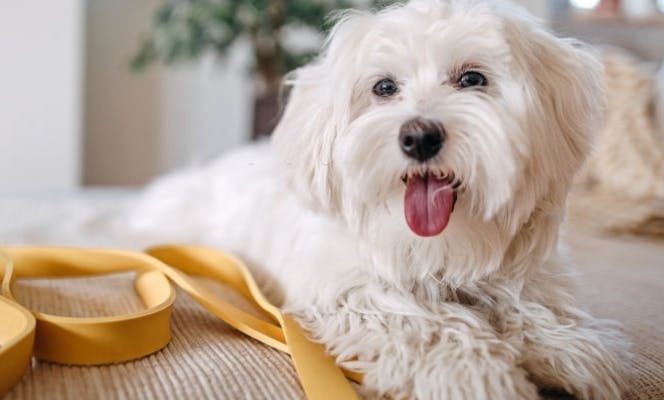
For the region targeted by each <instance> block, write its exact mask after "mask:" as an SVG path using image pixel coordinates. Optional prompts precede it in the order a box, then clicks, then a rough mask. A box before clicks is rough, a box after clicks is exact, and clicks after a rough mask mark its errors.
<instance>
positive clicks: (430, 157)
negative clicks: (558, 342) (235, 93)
mask: <svg viewBox="0 0 664 400" xmlns="http://www.w3.org/2000/svg"><path fill="white" fill-rule="evenodd" d="M600 68H601V67H600V64H599V63H598V62H597V61H596V60H595V58H594V57H593V56H591V55H589V54H588V53H587V52H586V51H585V50H583V49H582V48H581V47H579V46H578V45H577V44H576V43H574V42H572V41H569V40H562V39H558V38H556V37H554V36H553V35H551V34H549V33H548V32H546V31H545V30H543V29H541V28H540V27H539V26H538V25H537V23H535V22H534V21H533V19H532V18H530V17H529V16H528V15H527V14H526V13H525V12H523V11H522V10H521V9H518V8H516V7H514V6H512V5H509V4H506V3H496V2H493V3H488V2H485V1H467V0H465V1H454V0H448V1H445V0H413V1H411V2H409V3H407V4H405V5H398V6H395V7H392V8H388V9H386V10H383V11H380V12H378V13H361V12H351V13H345V14H342V15H341V16H340V17H339V20H338V22H337V24H336V26H335V28H334V29H333V30H332V32H331V34H330V37H329V39H328V42H327V45H326V47H325V50H324V52H323V53H322V55H321V56H320V57H319V59H318V60H316V61H315V62H313V63H311V64H309V65H307V66H305V67H304V68H301V69H300V70H298V71H296V72H295V74H294V76H293V78H292V84H293V90H292V93H291V99H290V102H289V104H288V106H287V108H286V111H285V114H284V117H283V120H282V122H281V123H280V125H279V126H278V128H277V130H276V131H275V137H274V140H275V142H276V144H277V146H278V147H279V148H280V149H281V152H282V154H283V156H284V158H285V162H286V163H287V165H288V168H289V170H290V177H291V183H292V184H293V185H294V187H295V189H296V190H297V192H298V193H300V194H301V195H302V197H303V199H305V200H306V201H308V203H309V204H310V205H311V206H312V207H315V208H316V209H318V210H321V211H326V212H330V213H335V214H337V215H339V216H342V217H343V218H344V219H345V220H346V222H347V223H348V224H349V225H350V226H351V227H352V228H353V229H354V230H355V231H356V232H358V233H359V234H361V235H364V236H368V237H374V238H375V239H376V241H383V242H385V241H387V242H390V241H391V242H393V243H391V244H387V246H393V247H394V245H395V243H397V242H398V243H399V245H398V246H397V247H399V246H400V247H403V248H405V247H408V249H410V250H408V251H407V252H408V254H410V256H409V257H411V258H412V257H413V255H412V254H413V253H418V251H417V250H419V252H420V253H421V252H428V253H431V252H435V250H433V248H434V247H436V248H440V247H441V246H440V244H441V243H442V244H443V246H442V247H444V248H446V250H447V252H446V253H445V255H441V256H440V257H438V258H440V260H438V261H440V262H445V260H447V261H448V262H449V260H450V257H452V258H454V254H453V251H451V249H452V247H454V246H461V248H464V249H465V250H466V251H467V250H469V248H470V247H476V248H475V249H474V250H473V251H474V252H475V251H477V250H479V247H482V248H483V249H484V250H482V251H484V252H488V253H492V254H493V255H492V256H490V257H489V256H487V257H486V258H487V260H488V258H492V259H495V260H493V261H491V262H490V264H491V265H492V266H489V265H485V266H484V267H483V271H482V272H483V273H487V272H490V271H492V270H494V269H495V268H497V266H498V264H500V262H501V259H502V258H503V256H504V255H505V254H506V253H508V252H509V251H510V250H509V247H510V246H514V245H513V244H511V242H512V241H513V239H514V238H515V237H516V236H517V235H518V234H519V232H520V231H522V230H523V229H524V227H525V226H528V227H529V228H528V229H530V230H533V229H534V228H533V227H532V225H533V224H534V223H535V221H534V218H535V216H539V215H540V214H541V215H543V216H544V217H546V218H547V219H546V221H545V222H543V223H545V224H546V225H547V226H548V225H555V227H554V228H557V225H558V222H557V221H558V220H559V219H560V217H561V213H562V208H563V206H564V202H565V197H566V194H567V192H568V190H569V186H570V183H571V180H572V178H573V175H574V174H575V172H576V171H577V169H578V168H579V166H580V165H581V163H582V162H583V160H584V158H585V156H586V155H587V153H588V152H589V146H590V142H591V137H592V134H593V133H594V131H595V129H596V128H597V125H598V123H599V121H600V119H601V118H600V114H601V113H600V111H601V107H602V104H603V102H602V100H601V99H602V95H601V74H600ZM549 230H551V229H550V228H549ZM552 235H553V236H555V234H551V232H549V233H547V237H548V239H547V240H548V242H549V243H548V245H549V247H550V245H552V243H553V241H555V239H554V238H553V237H551V236H552ZM464 243H465V244H464ZM457 248H458V247H457ZM413 249H416V251H413ZM491 249H493V250H491ZM459 251H461V250H460V249H459ZM480 252H481V251H480ZM428 253H427V255H426V256H425V257H423V258H425V259H431V258H435V257H432V255H431V254H428ZM487 260H484V261H483V262H485V263H486V262H487ZM478 263H479V260H478ZM476 269H477V268H476ZM475 272H477V271H475ZM462 275H463V274H462ZM460 276H461V275H460Z"/></svg>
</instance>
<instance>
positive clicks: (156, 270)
mask: <svg viewBox="0 0 664 400" xmlns="http://www.w3.org/2000/svg"><path fill="white" fill-rule="evenodd" d="M146 253H147V254H143V253H134V252H128V251H119V250H94V249H70V248H43V247H42V248H37V247H0V278H1V279H2V287H1V290H2V291H1V293H0V321H2V323H0V396H2V395H3V394H4V393H6V392H7V391H8V390H9V389H10V388H11V387H13V386H14V385H15V384H16V383H17V382H18V381H19V380H20V379H21V377H22V376H23V374H24V372H25V371H26V369H27V367H28V365H29V363H30V359H31V357H32V355H33V354H34V355H35V357H37V358H38V359H41V360H48V361H53V362H58V363H63V364H76V365H97V364H110V363H116V362H123V361H129V360H133V359H136V358H140V357H143V356H146V355H148V354H151V353H154V352H156V351H159V350H160V349H162V348H163V347H164V346H166V345H167V344H168V342H169V341H170V316H171V312H172V306H173V302H174V301H175V290H174V288H173V287H172V285H171V283H170V282H173V283H175V284H176V285H178V286H179V287H181V288H182V289H183V290H184V291H186V292H187V293H188V294H189V295H191V296H192V297H193V298H194V299H195V300H196V301H198V302H199V303H200V304H202V305H203V306H204V307H205V308H206V309H208V310H209V311H210V312H212V313H213V314H214V315H216V316H217V317H219V318H221V319H222V320H224V321H225V322H227V323H228V324H229V325H231V326H233V327H234V328H236V329H238V330H239V331H241V332H243V333H245V334H247V335H249V336H251V337H253V338H254V339H257V340H259V341H261V342H263V343H265V344H267V345H269V346H271V347H274V348H276V349H278V350H281V351H284V352H287V353H289V354H290V355H291V357H292V359H293V363H294V365H295V368H296V371H297V373H298V376H299V377H300V382H301V384H302V387H303V389H304V392H305V395H306V396H307V398H309V399H356V398H357V396H356V394H355V392H354V391H353V389H352V387H351V385H350V384H349V382H348V381H347V380H346V378H345V377H344V373H343V372H342V371H341V370H340V369H339V368H338V367H337V366H336V364H335V362H334V359H333V358H332V357H330V356H329V355H327V354H325V351H324V349H323V347H322V346H321V345H319V344H316V343H313V342H311V341H309V340H308V339H307V338H306V335H305V334H304V332H303V331H302V329H301V327H300V326H299V325H298V324H297V323H296V322H295V321H294V320H292V319H291V318H290V317H288V316H287V315H284V314H282V313H281V311H280V310H279V308H278V307H276V306H274V305H273V304H271V303H270V302H268V301H267V299H266V298H265V296H263V294H262V293H261V292H260V290H259V288H258V285H257V284H256V282H255V280H254V279H253V277H252V276H251V273H250V272H249V270H248V269H247V267H246V266H245V265H244V264H243V263H242V262H241V261H239V260H237V259H235V258H234V257H232V256H229V255H227V254H224V253H220V252H218V251H215V250H212V249H209V248H205V247H196V246H159V247H154V248H150V249H148V250H147V251H146ZM126 271H136V272H137V276H136V280H135V289H136V291H137V293H138V295H139V297H140V298H141V300H142V301H143V304H144V305H145V307H146V308H145V310H142V311H139V312H136V313H132V314H127V315H121V316H112V317H96V318H73V317H63V316H57V315H51V314H45V313H41V312H36V311H29V310H27V309H25V308H24V307H23V306H21V305H20V304H18V302H17V301H16V299H15V298H14V296H13V294H12V291H11V286H12V283H13V282H14V280H15V279H17V278H36V277H42V278H49V277H68V276H90V275H100V274H109V273H117V272H126ZM190 275H200V276H205V277H207V278H211V279H214V280H216V281H218V282H222V283H224V284H227V285H229V286H231V287H232V288H234V289H235V290H237V291H238V292H240V293H241V294H242V295H243V296H245V298H247V299H248V300H249V301H251V302H252V303H253V304H254V305H255V306H257V307H258V308H259V309H260V310H262V311H263V312H264V313H265V314H266V315H268V316H269V317H270V318H271V319H272V320H273V322H274V323H271V322H267V321H265V320H263V319H260V318H257V317H255V316H253V315H251V314H249V313H246V312H244V311H242V310H240V309H238V308H237V307H235V306H233V305H231V304H229V303H228V302H226V301H225V300H223V299H221V298H219V297H217V296H216V295H214V294H213V293H211V292H210V291H208V290H206V289H205V288H203V287H201V286H200V285H198V284H197V283H196V282H195V281H194V280H193V279H192V278H191V277H190ZM169 280H170V282H169ZM33 343H34V345H33ZM348 375H350V376H352V377H353V378H355V379H359V378H360V377H358V376H357V375H355V374H352V373H348Z"/></svg>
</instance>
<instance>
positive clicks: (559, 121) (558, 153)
mask: <svg viewBox="0 0 664 400" xmlns="http://www.w3.org/2000/svg"><path fill="white" fill-rule="evenodd" d="M506 31H507V37H508V40H509V42H510V45H511V46H512V47H513V49H514V48H515V50H516V51H513V52H512V54H513V57H514V62H515V65H516V67H517V68H518V69H520V70H521V72H522V74H523V75H525V76H526V79H527V80H530V82H529V83H530V85H529V89H527V90H529V93H528V96H529V97H530V99H529V100H530V101H531V102H533V103H537V106H536V107H532V108H531V111H532V110H536V111H539V113H540V114H541V115H537V116H536V118H532V119H531V121H532V120H535V121H541V124H542V126H533V129H542V130H544V131H545V134H544V135H540V136H543V137H539V138H536V139H544V140H539V143H534V144H535V145H540V146H542V148H541V149H535V150H543V152H536V153H535V154H544V155H547V154H548V156H545V157H546V159H545V160H543V161H546V162H549V163H552V164H553V165H551V167H553V168H556V169H558V168H561V167H562V168H563V170H564V172H565V173H564V175H565V178H567V179H571V178H572V176H573V175H574V173H576V171H577V170H578V169H579V167H580V166H581V164H582V163H583V161H584V160H585V159H586V157H587V156H588V154H589V153H590V149H591V147H592V143H593V140H594V138H595V136H596V134H597V133H598V131H599V129H601V126H602V123H603V121H604V108H605V102H606V99H605V94H604V87H603V67H602V64H601V62H600V61H599V59H598V57H597V56H596V55H595V52H594V51H593V50H592V49H591V48H590V47H588V46H586V45H584V44H582V43H580V42H578V41H575V40H573V39H561V38H557V37H555V36H554V35H553V34H551V33H549V32H547V31H545V30H544V29H541V28H540V27H539V26H538V25H537V24H534V23H532V22H531V21H527V20H523V19H520V18H516V19H512V20H511V21H510V22H508V24H507V25H506ZM548 139H550V140H548ZM549 171H550V170H549Z"/></svg>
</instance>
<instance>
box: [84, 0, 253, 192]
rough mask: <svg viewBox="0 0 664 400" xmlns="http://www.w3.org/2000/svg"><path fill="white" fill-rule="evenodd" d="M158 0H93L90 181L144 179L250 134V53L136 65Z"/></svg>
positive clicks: (89, 23)
mask: <svg viewBox="0 0 664 400" xmlns="http://www.w3.org/2000/svg"><path fill="white" fill-rule="evenodd" d="M157 4H158V1H155V0H143V1H134V0H113V1H108V0H88V2H87V10H86V19H85V27H86V39H87V42H86V46H85V49H86V52H85V53H86V76H85V87H86V90H85V107H84V108H85V113H84V115H85V124H84V128H85V129H84V132H85V135H84V139H85V146H84V149H85V151H84V164H83V171H84V174H83V183H84V184H88V185H137V184H142V183H145V182H146V181H148V180H149V179H150V178H152V177H154V176H155V175H156V174H160V173H163V172H165V171H168V170H171V169H173V168H176V167H179V166H182V165H186V164H189V163H195V162H201V161H204V160H207V159H209V158H210V157H213V156H215V155H217V154H219V153H221V152H222V151H223V150H224V149H227V148H230V147H233V146H236V145H238V144H239V143H241V142H243V141H244V140H246V132H247V131H248V127H247V125H248V121H249V119H248V117H247V112H248V110H249V108H248V107H249V101H250V96H251V82H250V80H249V75H248V73H247V71H246V68H245V64H246V60H245V59H246V54H242V53H243V52H242V51H236V52H234V53H233V54H232V56H231V57H230V59H229V60H226V61H225V62H221V61H220V60H217V59H215V58H214V57H213V56H211V55H210V56H207V57H203V58H202V59H200V60H197V61H194V62H192V63H183V64H181V65H176V66H173V67H170V68H163V67H154V68H150V69H147V70H145V71H140V72H134V71H131V70H130V68H129V63H130V60H131V57H132V56H133V55H134V53H136V51H137V48H138V40H139V38H140V37H141V35H142V34H144V33H145V32H146V31H147V30H148V29H149V24H150V21H151V20H152V13H153V12H154V9H155V7H156V6H157Z"/></svg>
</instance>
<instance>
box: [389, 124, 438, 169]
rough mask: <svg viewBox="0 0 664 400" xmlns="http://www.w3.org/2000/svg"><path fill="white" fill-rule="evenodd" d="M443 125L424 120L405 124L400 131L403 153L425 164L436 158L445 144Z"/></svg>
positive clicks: (400, 143)
mask: <svg viewBox="0 0 664 400" xmlns="http://www.w3.org/2000/svg"><path fill="white" fill-rule="evenodd" d="M445 136H446V135H445V129H444V128H443V124H441V123H439V122H436V121H431V120H428V119H424V118H415V119H411V120H410V121H408V122H406V123H404V124H403V125H402V126H401V130H400V131H399V145H400V146H401V151H403V153H404V154H405V155H406V156H408V157H409V158H412V159H414V160H417V161H419V162H424V161H427V160H429V159H432V158H434V157H435V156H436V155H437V154H438V153H439V152H440V150H441V149H442V148H443V144H444V142H445Z"/></svg>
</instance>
